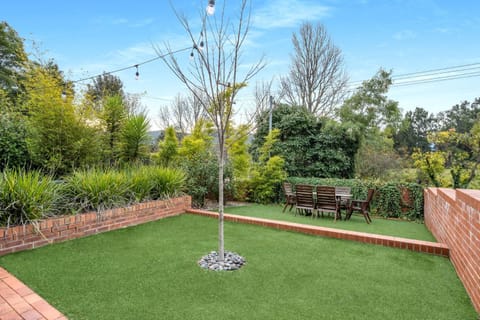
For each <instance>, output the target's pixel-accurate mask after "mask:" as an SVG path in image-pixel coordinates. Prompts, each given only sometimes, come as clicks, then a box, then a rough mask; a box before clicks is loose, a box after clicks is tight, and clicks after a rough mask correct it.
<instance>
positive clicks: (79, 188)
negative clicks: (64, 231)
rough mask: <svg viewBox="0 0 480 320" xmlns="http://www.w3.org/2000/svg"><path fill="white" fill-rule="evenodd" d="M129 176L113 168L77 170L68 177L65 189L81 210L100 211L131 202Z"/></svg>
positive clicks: (73, 203)
mask: <svg viewBox="0 0 480 320" xmlns="http://www.w3.org/2000/svg"><path fill="white" fill-rule="evenodd" d="M128 178H129V177H128V175H127V174H126V173H125V172H118V171H113V170H101V169H93V170H87V171H76V172H75V173H74V174H73V175H71V176H70V177H68V178H67V179H66V185H65V190H66V193H67V195H68V196H69V198H70V200H71V201H72V205H73V206H75V207H76V208H77V209H78V210H79V211H88V210H97V211H100V210H104V209H109V208H113V207H118V206H122V205H125V204H128V203H129V202H130V196H129V190H130V187H131V184H130V182H129V179H128Z"/></svg>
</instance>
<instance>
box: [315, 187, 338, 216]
mask: <svg viewBox="0 0 480 320" xmlns="http://www.w3.org/2000/svg"><path fill="white" fill-rule="evenodd" d="M315 209H317V212H318V211H320V212H322V214H323V212H332V213H334V214H335V217H334V220H335V221H337V218H340V220H341V219H342V216H341V215H340V201H339V200H338V199H337V196H336V194H335V187H327V186H317V203H316V206H315Z"/></svg>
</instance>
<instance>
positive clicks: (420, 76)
mask: <svg viewBox="0 0 480 320" xmlns="http://www.w3.org/2000/svg"><path fill="white" fill-rule="evenodd" d="M479 69H480V63H470V64H464V65H458V66H452V67H444V68H437V69H430V70H425V71H416V72H410V73H404V74H399V75H392V81H393V84H392V86H406V85H414V84H422V83H431V82H438V81H446V80H456V79H463V78H472V77H477V76H480V71H479ZM473 70H475V71H474V72H469V71H473ZM362 83H363V81H353V82H351V83H349V86H350V87H358V86H360V85H361V84H362Z"/></svg>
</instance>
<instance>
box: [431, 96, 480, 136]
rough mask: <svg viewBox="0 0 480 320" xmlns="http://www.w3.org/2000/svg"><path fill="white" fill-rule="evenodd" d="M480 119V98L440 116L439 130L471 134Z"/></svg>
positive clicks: (459, 105)
mask: <svg viewBox="0 0 480 320" xmlns="http://www.w3.org/2000/svg"><path fill="white" fill-rule="evenodd" d="M479 118H480V98H476V99H475V100H474V102H472V103H470V102H468V101H463V102H461V103H460V104H456V105H454V106H453V107H452V108H451V109H450V110H447V111H445V112H440V113H439V114H438V122H439V124H440V128H439V130H441V131H446V130H449V129H455V131H456V132H458V133H466V132H469V131H470V130H471V129H472V127H473V125H474V124H475V123H476V121H478V119H479Z"/></svg>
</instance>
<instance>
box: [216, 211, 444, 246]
mask: <svg viewBox="0 0 480 320" xmlns="http://www.w3.org/2000/svg"><path fill="white" fill-rule="evenodd" d="M289 208H290V207H288V208H287V209H286V210H285V212H284V213H282V209H283V206H281V205H260V204H248V205H245V206H227V207H225V213H231V214H237V215H241V216H250V217H257V218H264V219H273V220H282V221H288V222H296V223H304V224H312V225H316V226H322V227H328V228H336V229H344V230H351V231H360V232H368V233H375V234H381V235H388V236H394V237H402V238H408V239H416V240H425V241H433V242H437V241H436V240H435V237H433V235H432V234H431V233H430V231H428V229H427V228H426V227H425V225H424V224H423V223H418V222H412V221H404V220H387V219H384V218H380V217H375V216H371V218H372V221H373V222H372V223H371V224H367V223H366V222H365V218H364V217H363V215H359V214H355V213H354V214H353V215H352V217H351V218H350V220H347V221H345V220H342V221H340V220H337V221H336V222H335V221H334V220H333V214H331V215H330V216H329V215H328V213H324V216H323V217H322V216H320V217H318V218H317V217H315V218H312V217H311V216H302V215H300V214H297V215H296V216H295V208H293V209H292V211H289ZM342 217H345V211H342Z"/></svg>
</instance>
